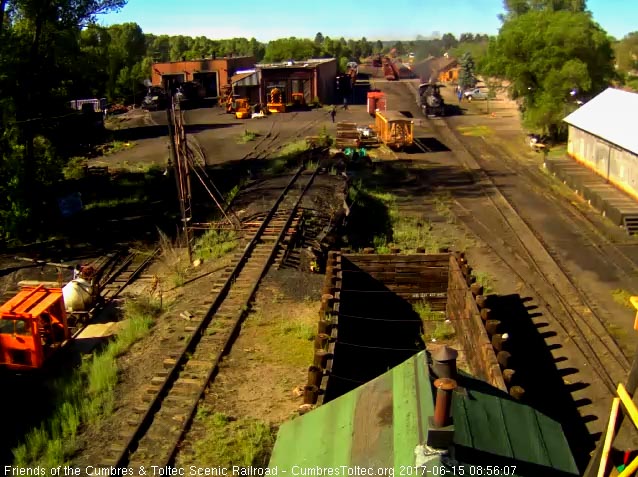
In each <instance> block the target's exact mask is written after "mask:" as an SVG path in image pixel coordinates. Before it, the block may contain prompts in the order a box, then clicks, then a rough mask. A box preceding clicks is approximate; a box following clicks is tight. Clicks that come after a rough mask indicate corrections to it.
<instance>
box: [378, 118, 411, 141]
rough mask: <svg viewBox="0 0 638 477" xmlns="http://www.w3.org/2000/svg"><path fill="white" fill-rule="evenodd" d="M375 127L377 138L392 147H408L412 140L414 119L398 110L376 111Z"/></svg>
mask: <svg viewBox="0 0 638 477" xmlns="http://www.w3.org/2000/svg"><path fill="white" fill-rule="evenodd" d="M375 129H376V132H377V136H378V137H379V140H381V141H382V142H383V143H384V144H386V145H387V146H388V147H391V148H393V149H402V148H404V147H409V146H411V145H412V143H413V142H414V121H412V120H411V119H410V118H407V117H405V116H404V115H403V114H401V113H400V112H398V111H377V113H376V118H375Z"/></svg>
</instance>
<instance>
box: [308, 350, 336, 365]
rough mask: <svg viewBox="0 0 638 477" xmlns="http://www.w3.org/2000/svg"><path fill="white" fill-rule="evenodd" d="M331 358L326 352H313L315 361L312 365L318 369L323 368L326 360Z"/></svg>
mask: <svg viewBox="0 0 638 477" xmlns="http://www.w3.org/2000/svg"><path fill="white" fill-rule="evenodd" d="M330 358H332V354H331V353H328V352H327V351H326V350H323V349H318V350H316V351H315V360H314V362H313V363H312V364H313V365H314V366H317V367H318V368H325V367H326V362H327V361H328V359H330Z"/></svg>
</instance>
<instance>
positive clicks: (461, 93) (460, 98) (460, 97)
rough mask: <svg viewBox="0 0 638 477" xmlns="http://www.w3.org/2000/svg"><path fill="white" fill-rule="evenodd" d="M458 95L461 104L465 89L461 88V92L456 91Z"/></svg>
mask: <svg viewBox="0 0 638 477" xmlns="http://www.w3.org/2000/svg"><path fill="white" fill-rule="evenodd" d="M456 95H457V96H458V97H459V104H461V101H462V100H463V90H462V89H461V88H459V92H458V93H456Z"/></svg>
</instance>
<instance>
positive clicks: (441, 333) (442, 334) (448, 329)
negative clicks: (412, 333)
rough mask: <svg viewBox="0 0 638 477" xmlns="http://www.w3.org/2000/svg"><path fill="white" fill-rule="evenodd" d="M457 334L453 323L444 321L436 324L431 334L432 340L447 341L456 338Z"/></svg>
mask: <svg viewBox="0 0 638 477" xmlns="http://www.w3.org/2000/svg"><path fill="white" fill-rule="evenodd" d="M455 335H456V331H455V330H454V326H453V325H452V323H448V322H447V321H443V322H439V323H437V324H436V328H434V331H432V332H431V333H430V335H429V336H430V339H431V340H436V341H445V340H450V339H452V338H454V336H455Z"/></svg>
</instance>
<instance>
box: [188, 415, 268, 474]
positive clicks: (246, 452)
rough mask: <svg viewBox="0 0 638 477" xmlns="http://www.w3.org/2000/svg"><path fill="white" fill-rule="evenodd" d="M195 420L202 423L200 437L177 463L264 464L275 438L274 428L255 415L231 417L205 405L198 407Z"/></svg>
mask: <svg viewBox="0 0 638 477" xmlns="http://www.w3.org/2000/svg"><path fill="white" fill-rule="evenodd" d="M195 423H196V424H199V425H201V426H203V428H204V429H205V434H204V436H203V438H201V439H198V440H197V441H195V442H194V444H193V446H192V447H191V449H189V450H185V451H184V452H183V453H180V457H179V461H178V466H180V467H186V466H189V465H196V466H198V467H212V466H214V467H226V468H228V467H230V466H233V465H238V466H242V467H248V466H254V467H266V466H267V465H268V459H269V458H270V453H271V452H272V446H273V444H274V441H275V430H274V429H273V428H271V427H270V425H269V424H268V423H266V422H263V421H260V420H256V419H246V418H242V419H234V418H231V417H229V416H227V415H225V414H222V413H219V412H213V411H212V409H210V408H208V407H204V406H202V407H200V408H199V409H198V410H197V415H196V416H195Z"/></svg>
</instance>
